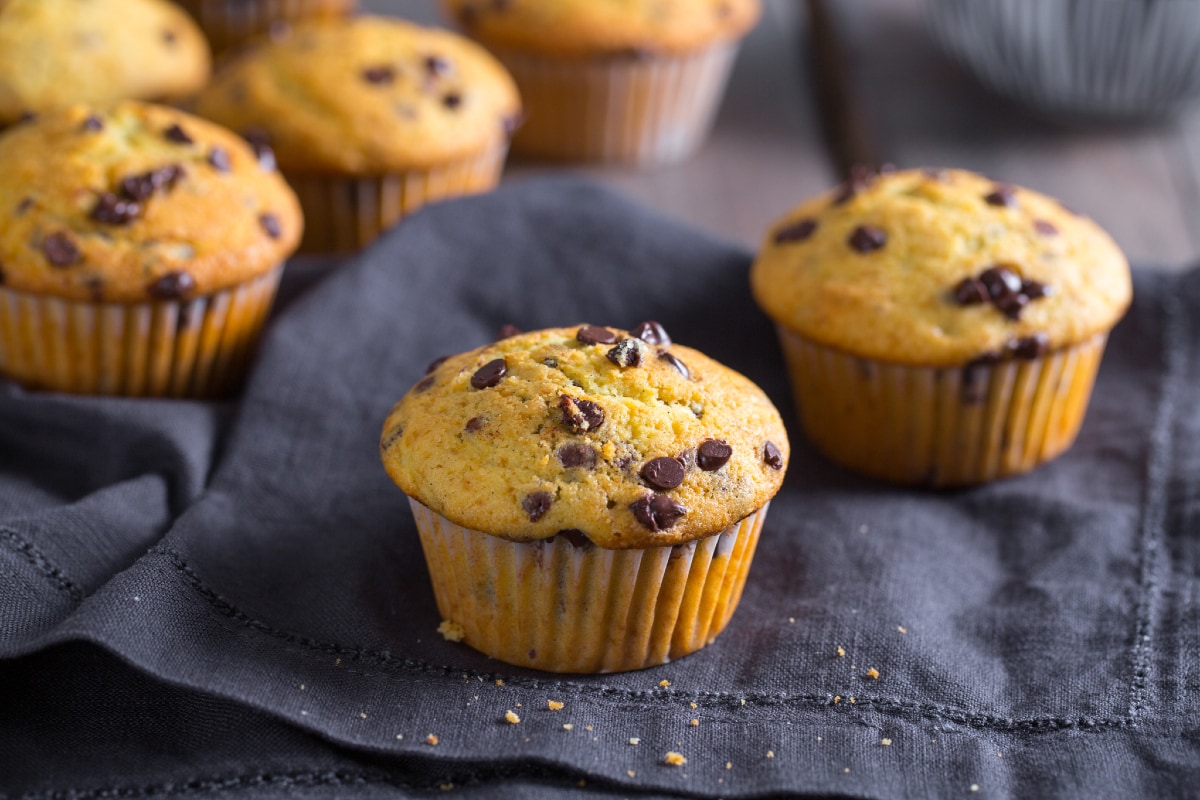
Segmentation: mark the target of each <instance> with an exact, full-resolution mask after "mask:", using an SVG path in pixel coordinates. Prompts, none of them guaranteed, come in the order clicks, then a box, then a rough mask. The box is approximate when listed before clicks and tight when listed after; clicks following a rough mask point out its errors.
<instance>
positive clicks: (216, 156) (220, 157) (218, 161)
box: [208, 147, 233, 172]
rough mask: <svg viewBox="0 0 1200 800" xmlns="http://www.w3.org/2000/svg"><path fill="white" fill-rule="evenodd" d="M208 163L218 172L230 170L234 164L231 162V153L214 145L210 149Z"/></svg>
mask: <svg viewBox="0 0 1200 800" xmlns="http://www.w3.org/2000/svg"><path fill="white" fill-rule="evenodd" d="M208 165H209V166H210V167H212V168H213V169H215V170H216V171H217V172H229V170H231V169H233V165H231V164H230V163H229V153H227V152H225V151H224V150H223V149H221V148H220V147H214V148H213V149H211V150H209V151H208Z"/></svg>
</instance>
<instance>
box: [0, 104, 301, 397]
mask: <svg viewBox="0 0 1200 800" xmlns="http://www.w3.org/2000/svg"><path fill="white" fill-rule="evenodd" d="M0 219H3V221H4V224H3V225H2V226H0V373H2V374H3V375H5V376H7V377H9V378H13V379H15V380H17V381H20V382H22V383H24V384H26V385H28V386H30V387H32V388H41V389H53V390H58V391H65V392H85V393H103V394H122V395H158V396H162V395H166V396H210V395H218V394H222V393H224V392H225V391H227V390H228V389H229V388H231V387H232V386H234V385H235V384H236V383H237V381H238V380H239V378H240V377H241V375H242V372H243V371H244V368H245V366H246V363H247V361H248V359H249V357H250V355H251V353H252V350H253V345H254V343H255V341H256V340H257V338H258V333H259V330H260V328H261V327H262V323H263V320H264V319H265V317H266V314H267V311H268V309H269V308H270V305H271V300H272V299H273V297H274V295H275V288H276V286H277V284H278V282H279V275H280V272H281V270H282V264H283V260H284V259H285V258H286V257H287V256H288V255H289V254H290V253H291V252H292V251H293V250H294V249H295V246H296V243H297V241H298V240H299V238H300V233H301V228H302V223H301V218H300V211H299V207H298V205H297V203H296V198H295V195H293V194H292V192H291V190H290V189H289V188H288V187H287V184H285V183H284V182H283V179H282V178H281V177H280V176H279V175H278V173H276V172H275V171H274V168H273V167H272V166H271V165H270V164H269V163H266V164H264V163H263V162H261V161H260V160H259V158H258V156H257V155H256V154H255V153H254V152H252V151H251V149H250V147H249V146H248V145H247V144H246V143H245V142H244V141H242V140H241V139H240V138H239V137H237V136H235V135H234V134H232V133H230V132H229V131H226V130H223V129H221V128H219V127H217V126H216V125H213V124H211V123H209V122H205V121H203V120H200V119H196V118H195V117H192V116H190V115H188V114H184V113H182V112H180V111H176V110H174V109H169V108H163V107H160V106H152V105H145V104H142V103H136V102H132V101H128V102H125V103H121V104H118V105H116V106H113V107H111V108H109V109H108V110H104V111H98V110H93V109H90V108H88V107H86V106H74V107H71V108H69V109H65V110H62V111H56V112H50V113H47V114H43V115H41V116H39V117H38V118H37V119H36V120H34V121H32V122H29V123H25V124H21V125H17V126H14V127H12V128H10V129H9V130H8V131H7V132H6V133H4V134H3V135H0Z"/></svg>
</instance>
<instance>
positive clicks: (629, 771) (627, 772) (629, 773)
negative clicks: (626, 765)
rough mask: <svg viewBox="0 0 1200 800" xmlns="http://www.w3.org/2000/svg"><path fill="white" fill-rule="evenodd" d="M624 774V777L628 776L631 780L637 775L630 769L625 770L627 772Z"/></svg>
mask: <svg viewBox="0 0 1200 800" xmlns="http://www.w3.org/2000/svg"><path fill="white" fill-rule="evenodd" d="M625 774H626V775H628V776H629V777H631V778H636V777H637V773H636V772H634V771H633V770H631V769H627V770H625Z"/></svg>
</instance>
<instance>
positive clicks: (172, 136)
mask: <svg viewBox="0 0 1200 800" xmlns="http://www.w3.org/2000/svg"><path fill="white" fill-rule="evenodd" d="M163 136H164V137H166V140H167V141H168V142H174V143H175V144H192V143H193V142H192V137H191V136H188V133H187V131H185V130H184V129H183V128H182V127H181V126H180V125H178V124H175V125H172V126H171V127H169V128H167V129H166V130H165V131H163Z"/></svg>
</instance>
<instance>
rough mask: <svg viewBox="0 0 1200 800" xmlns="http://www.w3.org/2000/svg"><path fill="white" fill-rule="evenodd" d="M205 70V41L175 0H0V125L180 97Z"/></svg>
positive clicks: (191, 89) (194, 88) (203, 76)
mask: <svg viewBox="0 0 1200 800" xmlns="http://www.w3.org/2000/svg"><path fill="white" fill-rule="evenodd" d="M208 73H209V53H208V44H207V43H206V42H205V41H204V36H203V35H202V34H201V33H200V29H199V28H197V27H196V24H195V23H194V22H192V19H191V17H189V16H188V15H187V14H186V13H185V12H184V11H183V10H182V9H180V8H179V7H178V6H176V5H175V4H174V3H169V2H165V0H87V2H84V3H81V2H79V0H0V126H3V125H5V124H7V123H10V122H15V121H16V120H18V119H21V118H22V117H23V116H25V115H27V114H31V113H40V112H43V111H48V110H50V109H54V108H62V107H64V106H68V105H71V104H72V103H95V104H107V103H113V102H116V101H118V100H125V99H133V100H169V99H174V98H178V97H182V96H184V95H188V94H191V93H192V92H195V91H197V90H199V89H200V88H201V87H202V86H203V85H204V83H205V82H206V81H207V80H208Z"/></svg>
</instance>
